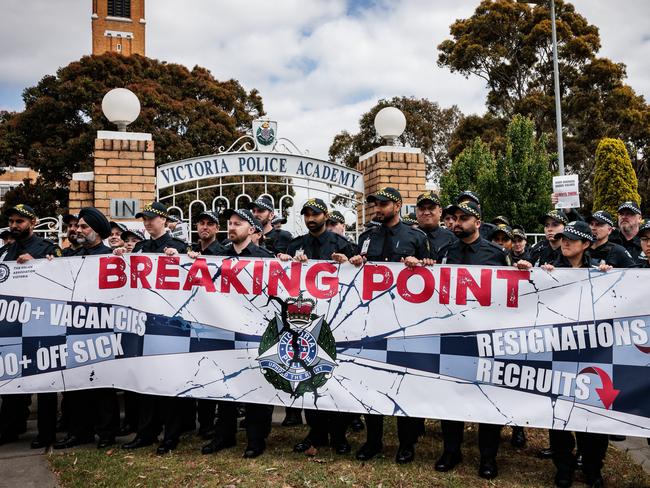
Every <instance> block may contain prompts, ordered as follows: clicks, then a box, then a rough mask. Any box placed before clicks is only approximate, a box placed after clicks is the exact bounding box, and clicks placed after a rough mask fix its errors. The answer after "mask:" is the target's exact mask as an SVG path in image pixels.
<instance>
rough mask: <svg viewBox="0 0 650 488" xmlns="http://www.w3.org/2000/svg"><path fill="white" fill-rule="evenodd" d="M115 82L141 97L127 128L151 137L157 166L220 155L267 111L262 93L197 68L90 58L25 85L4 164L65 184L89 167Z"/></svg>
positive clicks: (10, 121) (8, 129)
mask: <svg viewBox="0 0 650 488" xmlns="http://www.w3.org/2000/svg"><path fill="white" fill-rule="evenodd" d="M116 87H125V88H128V89H130V90H131V91H133V92H134V93H135V94H136V95H137V96H138V98H139V99H140V103H141V105H142V111H141V113H140V116H139V118H138V119H137V120H136V121H135V122H134V123H133V124H131V125H130V126H129V130H130V131H134V132H149V133H151V134H152V135H153V140H154V141H155V144H156V164H163V163H166V162H169V161H174V160H179V159H184V158H188V157H193V156H197V155H202V154H212V153H215V152H218V151H219V148H220V147H228V146H229V145H230V144H232V143H233V142H234V141H235V140H236V139H237V138H238V137H240V136H242V135H243V134H244V133H245V131H246V130H247V129H248V128H249V127H250V125H251V122H252V120H253V119H255V118H256V117H258V116H260V115H262V114H263V113H264V111H263V105H262V99H261V97H260V95H259V93H258V92H257V90H251V91H250V92H246V90H244V88H243V87H242V86H241V85H240V84H239V82H238V81H236V80H228V81H218V80H216V79H215V78H214V77H213V76H212V74H211V73H210V72H209V71H208V70H207V69H205V68H202V67H199V66H196V67H194V68H193V69H192V70H189V69H187V68H186V67H184V66H181V65H178V64H169V63H165V62H161V61H157V60H154V59H150V58H145V57H142V56H137V55H134V56H129V57H125V56H120V55H117V54H104V55H102V56H85V57H83V58H81V59H80V60H79V61H75V62H73V63H70V64H69V65H68V66H65V67H63V68H60V69H59V70H58V71H57V73H56V75H48V76H45V77H44V78H43V79H42V80H41V81H40V82H39V83H38V84H37V85H36V86H34V87H30V88H27V89H25V90H24V92H23V100H24V102H25V110H24V111H23V112H20V113H15V114H1V115H2V116H1V117H0V161H2V162H3V164H4V165H7V166H9V165H26V166H29V167H31V168H33V169H35V170H36V171H38V172H39V173H40V174H41V176H42V180H41V181H40V182H39V183H38V184H39V185H45V186H50V187H51V188H52V189H54V188H55V187H67V185H68V181H69V180H70V177H71V175H72V173H74V172H77V171H90V170H92V150H93V141H94V139H95V137H96V133H97V131H98V130H102V129H104V130H105V129H114V128H113V127H111V124H110V123H109V122H108V121H107V120H106V119H105V118H104V116H103V114H102V111H101V101H102V98H103V96H104V95H105V94H106V93H107V92H108V91H109V90H110V89H112V88H116ZM20 191H23V190H20ZM49 194H50V193H47V194H46V195H49ZM65 200H67V199H65V198H64V199H63V201H61V202H59V203H60V204H61V205H63V206H65V205H66V203H67V202H66V201H65ZM50 203H52V202H50Z"/></svg>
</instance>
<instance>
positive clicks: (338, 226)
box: [327, 210, 345, 237]
mask: <svg viewBox="0 0 650 488" xmlns="http://www.w3.org/2000/svg"><path fill="white" fill-rule="evenodd" d="M327 230H328V231H330V232H334V233H335V234H338V235H340V236H344V237H345V217H344V216H343V214H342V213H341V212H339V211H338V210H333V211H331V212H329V214H328V216H327Z"/></svg>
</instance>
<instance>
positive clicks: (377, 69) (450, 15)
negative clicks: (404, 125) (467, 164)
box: [0, 0, 650, 159]
mask: <svg viewBox="0 0 650 488" xmlns="http://www.w3.org/2000/svg"><path fill="white" fill-rule="evenodd" d="M478 3H479V1H478V0H403V1H373V0H352V1H347V2H346V1H344V0H275V1H272V2H269V1H261V0H246V1H236V0H230V1H225V0H186V1H183V2H179V1H178V0H174V1H172V0H149V1H148V2H147V7H146V12H147V19H146V20H147V55H148V56H150V57H153V58H157V59H160V60H165V61H168V62H174V63H181V64H184V65H186V66H188V67H189V68H191V67H192V66H194V65H196V64H198V65H201V66H205V67H207V68H208V69H210V70H211V71H212V73H213V75H214V76H215V77H216V78H217V79H222V80H225V79H229V78H235V79H238V80H239V81H240V82H241V84H242V85H243V86H244V88H245V89H246V90H250V89H252V88H257V89H258V90H259V91H260V93H261V95H262V98H263V101H264V107H265V110H266V112H267V114H268V116H269V117H271V118H273V119H274V120H277V121H278V133H279V136H280V137H287V138H289V139H291V140H293V141H294V142H295V143H296V145H297V146H298V147H300V148H302V149H309V151H310V153H311V155H312V156H315V157H323V158H325V159H326V157H327V149H328V147H329V145H330V143H331V141H332V138H333V136H334V135H335V134H336V133H338V132H339V131H341V130H343V129H347V130H349V131H351V132H355V131H356V130H357V129H358V120H359V118H360V117H361V115H362V114H363V113H364V112H365V111H367V110H368V109H369V108H370V107H372V106H373V105H374V104H375V103H377V101H378V100H379V99H381V98H391V97H393V96H415V97H425V98H428V99H430V100H432V101H435V102H438V103H439V104H440V105H441V106H443V107H446V106H450V105H453V104H456V105H458V106H459V107H460V109H461V110H462V111H463V112H464V113H466V114H467V113H482V112H483V111H484V99H485V88H484V83H483V82H482V81H481V80H480V79H478V78H471V79H469V80H466V79H464V78H463V77H462V76H460V75H457V74H451V73H450V72H449V71H448V70H447V69H443V68H438V67H437V65H436V59H437V50H436V46H437V45H438V44H439V43H440V42H441V41H442V40H444V39H446V38H447V37H449V25H450V24H451V23H452V22H453V21H454V20H455V19H457V18H465V17H468V16H470V15H471V14H472V12H473V11H474V9H475V7H476V6H477V5H478ZM573 4H574V5H575V6H576V9H577V10H578V12H580V13H582V14H583V15H584V16H585V17H586V18H587V20H588V21H589V22H590V23H593V24H596V25H597V26H599V27H600V34H601V40H602V49H601V53H600V54H601V55H602V56H606V57H609V58H611V59H613V60H614V61H616V62H623V63H625V64H626V65H627V72H628V78H629V79H628V82H629V84H630V85H631V86H632V87H633V88H634V89H635V90H636V91H637V93H640V94H642V95H644V96H645V97H646V99H648V97H649V96H650V57H649V56H648V52H649V48H650V28H649V27H648V19H649V18H650V15H649V14H650V2H649V1H648V0H625V1H624V2H613V1H606V0H574V2H573ZM90 14H91V0H2V6H1V7H0V42H1V44H0V45H2V46H3V49H2V53H1V54H0V109H5V110H21V109H22V108H23V104H22V100H21V92H22V90H23V89H24V88H25V87H27V86H33V85H35V84H36V83H37V82H38V80H39V79H40V78H41V77H43V76H44V75H46V74H52V73H54V72H55V71H56V69H57V68H58V67H60V66H65V65H67V64H68V63H70V62H71V61H74V60H76V59H79V58H80V57H81V56H83V55H85V54H90V52H91V34H90V22H91V20H90ZM107 128H109V127H108V126H107ZM197 156H198V154H197Z"/></svg>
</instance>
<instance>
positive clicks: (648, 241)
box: [637, 221, 650, 268]
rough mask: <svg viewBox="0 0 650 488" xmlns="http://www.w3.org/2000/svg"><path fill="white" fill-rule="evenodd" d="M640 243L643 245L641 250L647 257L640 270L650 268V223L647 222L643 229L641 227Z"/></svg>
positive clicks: (639, 233)
mask: <svg viewBox="0 0 650 488" xmlns="http://www.w3.org/2000/svg"><path fill="white" fill-rule="evenodd" d="M637 235H638V236H639V242H640V243H641V250H642V251H643V254H645V256H646V260H645V262H643V263H642V264H641V265H640V266H639V267H640V268H650V221H646V223H645V224H643V225H642V226H641V227H639V232H638V234H637Z"/></svg>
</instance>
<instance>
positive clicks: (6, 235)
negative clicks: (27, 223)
mask: <svg viewBox="0 0 650 488" xmlns="http://www.w3.org/2000/svg"><path fill="white" fill-rule="evenodd" d="M0 239H2V245H3V246H6V245H7V244H11V243H12V242H13V241H14V240H13V238H12V237H11V232H9V229H4V230H3V231H2V232H0Z"/></svg>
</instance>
